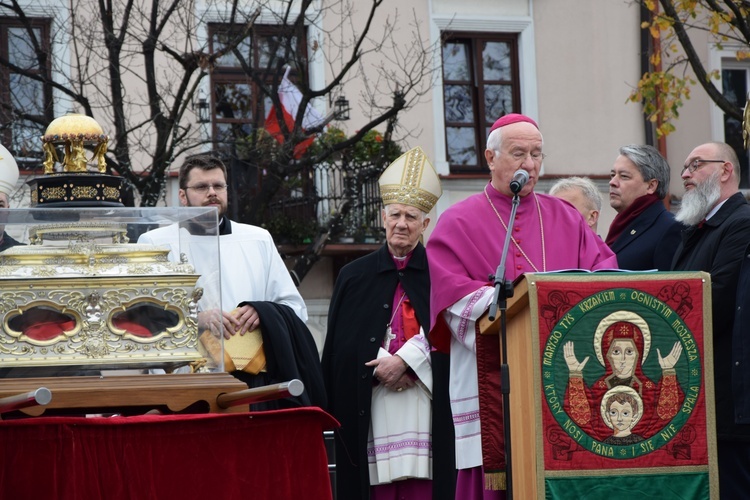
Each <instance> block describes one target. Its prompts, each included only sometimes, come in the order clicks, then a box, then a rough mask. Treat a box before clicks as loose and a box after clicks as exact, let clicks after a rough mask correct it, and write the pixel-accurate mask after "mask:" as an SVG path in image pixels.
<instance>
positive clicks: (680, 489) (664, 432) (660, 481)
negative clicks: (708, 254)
mask: <svg viewBox="0 0 750 500" xmlns="http://www.w3.org/2000/svg"><path fill="white" fill-rule="evenodd" d="M499 330H500V315H499V314H498V316H497V317H496V319H495V321H492V322H491V321H489V319H488V318H487V314H486V313H485V315H484V316H482V317H481V318H480V319H479V332H480V333H481V334H485V335H497V334H498V333H499ZM506 332H507V338H506V341H507V350H508V352H507V360H508V367H509V370H510V421H511V442H512V456H511V462H512V474H513V478H512V481H513V494H514V497H515V498H524V499H530V498H540V499H541V498H574V497H576V495H578V496H577V497H578V498H581V496H580V495H583V496H585V497H587V498H611V497H612V496H614V495H616V494H617V493H628V491H629V492H630V494H632V493H633V492H634V491H639V490H638V489H633V488H636V487H640V488H642V487H643V481H644V480H645V481H648V484H650V485H651V484H653V488H654V490H653V491H654V492H655V493H656V492H658V493H659V495H660V496H662V495H667V497H669V498H672V497H670V496H669V495H670V494H674V495H678V496H675V497H674V498H678V497H682V498H709V497H710V498H718V477H717V468H716V442H715V428H714V426H715V422H714V419H713V415H714V396H713V364H712V359H713V354H712V352H711V348H712V341H711V303H710V276H709V275H708V274H706V273H702V272H695V273H633V272H609V273H588V272H562V273H538V274H526V275H524V276H522V277H520V278H519V279H518V280H517V281H516V283H515V286H514V294H513V297H510V298H509V299H508V300H507V308H506ZM613 332H614V333H613ZM622 332H635V333H632V334H631V338H628V337H627V335H626V333H622ZM613 339H615V340H618V339H619V340H622V341H623V342H625V343H627V345H629V346H630V345H632V346H634V349H633V350H634V352H635V355H636V358H637V360H638V361H637V364H638V366H637V367H634V363H631V365H630V367H631V368H632V369H634V370H635V372H634V374H633V376H632V377H631V378H630V379H625V380H631V381H632V380H633V379H634V378H635V379H638V380H639V384H640V385H635V389H633V388H632V387H629V386H627V385H625V384H624V383H623V384H621V385H618V383H612V382H611V381H612V380H620V379H612V373H613V370H614V368H612V366H614V365H615V363H614V362H612V361H611V359H612V358H611V356H613V354H612V353H611V352H612V348H611V346H610V343H611V342H613ZM644 339H645V341H644ZM677 344H679V346H680V347H681V349H680V348H678V347H675V346H676V345H677ZM501 345H502V344H501ZM566 345H567V346H569V347H570V348H574V349H575V357H576V358H577V360H578V361H579V362H583V360H584V359H585V358H587V357H588V360H587V362H586V363H585V366H584V368H583V371H582V376H581V373H579V374H578V379H577V381H581V380H582V382H583V385H579V386H578V387H583V388H584V389H585V391H586V395H587V398H588V399H587V400H586V401H581V400H580V399H577V400H576V402H577V403H582V405H581V404H578V405H573V406H572V405H571V404H570V399H569V398H571V397H574V394H576V393H575V388H573V386H575V385H576V382H577V381H576V379H575V377H576V375H575V373H573V372H572V370H570V368H569V366H568V364H567V361H566V352H567V353H568V354H570V352H571V351H566V349H567V348H566V347H565V346H566ZM597 346H598V347H597ZM608 346H610V347H608ZM501 349H502V347H501ZM657 349H658V350H659V352H660V353H661V355H663V356H667V353H670V352H672V350H673V349H674V350H675V351H680V355H679V357H678V359H677V362H676V364H675V366H674V368H673V370H671V371H670V370H667V371H663V369H662V367H660V365H659V362H658V358H659V356H657ZM501 356H502V353H501ZM631 374H632V373H631ZM675 380H676V382H677V384H676V397H675V398H672V399H671V400H670V401H673V402H674V404H673V405H672V407H667V405H665V404H664V401H666V400H668V398H663V397H661V398H660V397H659V395H658V394H656V392H657V391H666V390H668V389H665V388H664V387H667V386H669V385H670V384H669V381H675ZM610 383H612V386H611V387H610V386H608V385H607V384H610ZM629 383H633V382H629ZM671 387H672V388H674V387H675V385H674V384H672V385H671ZM623 392H627V393H629V394H632V395H633V399H631V400H634V401H637V403H634V404H633V406H637V405H638V404H640V406H641V409H640V411H635V417H634V418H633V421H632V422H630V424H629V426H627V425H626V426H623V425H622V424H621V423H619V424H618V422H615V421H614V420H612V419H610V417H609V414H607V411H605V409H604V408H605V407H606V406H607V405H608V404H610V405H611V404H612V403H611V402H612V401H613V400H614V399H613V398H614V395H615V394H616V393H623ZM578 394H580V393H578ZM631 400H629V401H631ZM587 404H588V408H589V411H588V412H586V411H581V410H580V409H581V408H586V407H587V406H586V405H587ZM628 404H630V403H628ZM657 406H658V408H656V407H657ZM605 414H606V415H605ZM658 415H661V417H659V416H658ZM707 415H708V416H710V417H709V418H707ZM660 418H661V419H662V420H660ZM618 425H619V426H620V427H618ZM621 427H622V428H621ZM626 427H627V428H626ZM607 433H609V435H607ZM623 436H626V437H623ZM626 443H627V444H626ZM637 485H640V486H637ZM675 485H678V486H675ZM672 492H676V493H672Z"/></svg>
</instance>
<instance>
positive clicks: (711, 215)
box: [706, 198, 729, 220]
mask: <svg viewBox="0 0 750 500" xmlns="http://www.w3.org/2000/svg"><path fill="white" fill-rule="evenodd" d="M728 199H729V198H727V199H726V200H724V201H720V202H719V203H717V204H716V206H715V207H714V208H712V209H711V211H710V212H708V215H706V220H708V219H710V218H711V217H713V216H714V215H716V212H718V211H719V209H720V208H721V207H723V206H724V203H726V202H727V200H728Z"/></svg>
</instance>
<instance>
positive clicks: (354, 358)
mask: <svg viewBox="0 0 750 500" xmlns="http://www.w3.org/2000/svg"><path fill="white" fill-rule="evenodd" d="M399 282H401V285H402V286H403V288H404V290H405V291H406V296H407V297H408V298H409V300H410V302H411V304H412V306H413V307H414V310H415V312H416V316H417V320H418V321H419V324H420V326H422V328H423V329H424V331H425V333H427V331H428V330H429V324H430V323H429V322H430V309H429V301H430V275H429V270H428V267H427V254H426V253H425V249H424V246H422V244H421V243H420V244H418V245H417V247H416V248H415V249H414V252H413V253H412V256H411V258H410V259H409V262H408V264H407V265H406V267H405V268H404V269H402V270H401V271H399V270H397V269H396V265H395V264H394V262H393V258H392V257H391V255H390V252H389V251H388V247H387V246H386V245H384V246H383V247H382V248H380V249H379V250H377V251H375V252H373V253H371V254H369V255H366V256H364V257H361V258H359V259H357V260H355V261H354V262H352V263H350V264H348V265H346V266H345V267H344V268H343V269H342V270H341V272H340V273H339V276H338V279H337V280H336V286H335V288H334V291H333V297H332V298H331V307H330V309H329V312H328V333H327V335H326V341H325V348H324V350H323V360H322V361H323V378H324V380H325V385H326V392H327V395H328V411H329V412H330V413H331V414H333V416H334V417H336V419H337V420H338V421H339V422H340V423H341V428H340V429H338V430H337V431H336V494H337V498H338V499H339V500H356V499H360V498H361V499H367V498H369V491H370V482H369V470H368V466H367V435H368V431H369V428H370V418H371V413H370V403H371V398H372V387H373V376H372V372H373V369H372V367H367V366H365V363H366V362H368V361H370V360H373V359H375V358H376V357H377V353H378V349H379V348H380V346H381V345H382V343H383V338H384V336H385V330H386V326H387V325H388V324H389V323H390V321H391V317H392V315H393V310H392V309H393V297H394V294H395V293H396V287H397V285H398V283H399ZM432 373H433V395H432V397H433V400H432V404H433V416H432V418H433V424H432V456H433V498H440V499H443V498H444V499H453V498H454V491H455V475H456V472H455V451H454V450H455V448H454V446H455V445H454V441H453V440H454V433H453V421H452V418H451V413H450V400H449V397H448V375H449V364H448V355H446V354H442V353H436V352H433V354H432Z"/></svg>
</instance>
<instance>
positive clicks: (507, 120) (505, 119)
mask: <svg viewBox="0 0 750 500" xmlns="http://www.w3.org/2000/svg"><path fill="white" fill-rule="evenodd" d="M519 122H526V123H531V124H532V125H534V127H536V128H537V130H539V125H537V124H536V122H535V121H534V120H532V119H531V118H529V117H528V116H526V115H522V114H520V113H510V114H508V115H505V116H501V117H500V118H498V119H497V121H496V122H495V123H494V124H493V125H492V128H491V129H490V134H491V133H492V132H493V131H494V130H495V129H498V128H500V127H504V126H506V125H510V124H512V123H519Z"/></svg>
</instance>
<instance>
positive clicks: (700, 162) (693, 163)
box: [680, 158, 726, 175]
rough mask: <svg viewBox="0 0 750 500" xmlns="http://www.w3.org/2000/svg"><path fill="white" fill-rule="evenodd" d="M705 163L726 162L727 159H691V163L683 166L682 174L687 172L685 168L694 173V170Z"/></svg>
mask: <svg viewBox="0 0 750 500" xmlns="http://www.w3.org/2000/svg"><path fill="white" fill-rule="evenodd" d="M704 163H726V161H725V160H701V159H698V158H696V159H695V160H693V161H691V162H690V163H688V164H687V165H685V166H684V167H682V170H681V171H680V175H683V174H684V173H685V170H689V171H690V173H691V174H692V173H693V172H695V171H696V170H698V169H699V168H701V167H702V166H703V164H704Z"/></svg>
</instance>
